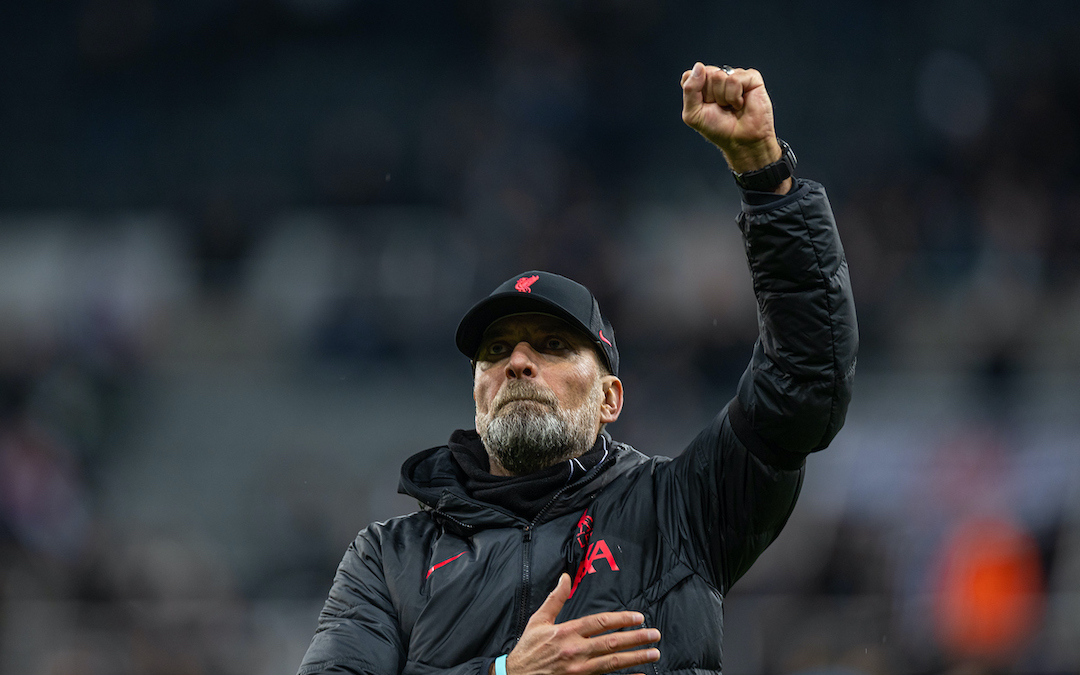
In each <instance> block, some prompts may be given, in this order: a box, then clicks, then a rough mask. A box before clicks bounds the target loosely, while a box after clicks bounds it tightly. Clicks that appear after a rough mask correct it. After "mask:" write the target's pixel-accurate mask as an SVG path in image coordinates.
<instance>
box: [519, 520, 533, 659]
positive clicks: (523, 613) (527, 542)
mask: <svg viewBox="0 0 1080 675" xmlns="http://www.w3.org/2000/svg"><path fill="white" fill-rule="evenodd" d="M531 544H532V525H526V526H525V529H524V530H522V532H521V606H520V608H519V610H518V626H517V636H518V637H519V638H520V637H521V634H522V633H524V632H525V624H526V623H528V622H529V596H530V595H532V589H531V588H530V585H529V581H530V580H529V577H530V572H531V564H530V563H531V560H530V557H529V556H530V554H531V550H530V549H531V548H532V545H531Z"/></svg>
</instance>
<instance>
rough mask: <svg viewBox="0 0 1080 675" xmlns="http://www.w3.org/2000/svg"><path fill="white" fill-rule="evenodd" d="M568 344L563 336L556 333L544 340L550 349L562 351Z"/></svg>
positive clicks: (546, 346)
mask: <svg viewBox="0 0 1080 675" xmlns="http://www.w3.org/2000/svg"><path fill="white" fill-rule="evenodd" d="M568 346H569V345H567V344H566V340H563V339H562V338H561V337H556V336H554V335H552V336H550V337H548V338H546V339H545V340H544V347H545V348H547V349H548V350H550V351H556V352H557V351H561V350H563V349H566V348H567V347H568Z"/></svg>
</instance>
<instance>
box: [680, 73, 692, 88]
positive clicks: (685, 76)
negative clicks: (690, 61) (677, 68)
mask: <svg viewBox="0 0 1080 675" xmlns="http://www.w3.org/2000/svg"><path fill="white" fill-rule="evenodd" d="M689 78H690V71H689V70H684V71H683V74H682V78H681V79H680V80H679V86H680V87H685V86H686V80H688V79H689Z"/></svg>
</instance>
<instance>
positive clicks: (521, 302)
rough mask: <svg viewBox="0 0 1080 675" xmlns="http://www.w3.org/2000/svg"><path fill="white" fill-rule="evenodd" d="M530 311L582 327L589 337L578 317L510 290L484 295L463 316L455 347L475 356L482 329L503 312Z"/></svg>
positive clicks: (485, 328) (542, 300) (541, 299)
mask: <svg viewBox="0 0 1080 675" xmlns="http://www.w3.org/2000/svg"><path fill="white" fill-rule="evenodd" d="M529 312H538V313H541V314H550V315H552V316H556V317H558V318H560V319H562V320H563V321H566V322H567V323H568V324H570V325H571V326H573V327H575V328H577V329H579V330H581V331H582V332H583V333H585V335H588V336H589V338H590V339H592V335H591V333H590V332H589V327H588V326H586V325H584V324H582V323H581V321H579V320H578V318H577V317H575V316H574V315H573V314H571V313H569V312H567V311H566V310H564V309H563V308H562V307H559V306H558V305H556V304H555V303H554V302H552V301H550V300H545V299H544V298H541V297H537V296H530V295H527V294H525V293H518V292H516V291H512V292H509V293H499V294H496V295H491V296H488V297H486V298H484V299H483V300H481V301H480V302H478V303H476V304H475V305H473V308H472V309H470V310H469V311H468V312H467V313H466V314H465V316H464V317H462V319H461V323H459V324H458V328H457V335H456V337H455V341H456V342H457V348H458V350H460V351H461V353H462V354H464V355H465V356H467V357H469V358H470V359H475V358H476V354H477V352H478V351H479V350H480V343H481V342H482V341H483V339H484V332H485V331H487V329H488V327H489V326H491V324H493V323H495V322H496V321H498V320H499V319H501V318H503V317H505V316H510V315H512V314H527V313H529ZM593 341H595V340H593Z"/></svg>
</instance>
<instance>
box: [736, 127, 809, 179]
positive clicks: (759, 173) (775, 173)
mask: <svg viewBox="0 0 1080 675" xmlns="http://www.w3.org/2000/svg"><path fill="white" fill-rule="evenodd" d="M776 142H777V143H779V144H780V159H779V160H777V161H775V162H773V163H772V164H769V165H768V166H763V167H761V168H760V169H754V170H753V171H745V172H743V173H735V172H734V171H732V172H731V175H732V177H733V178H734V179H735V184H736V185H738V186H739V187H741V188H742V189H744V190H756V191H758V192H772V191H773V190H775V189H776V188H777V186H779V185H780V184H781V183H783V182H784V181H785V180H787V179H788V178H791V177H792V176H794V175H795V166H796V165H797V163H798V160H797V159H796V158H795V153H794V151H792V149H791V146H790V145H788V144H787V143H785V142H784V141H783V140H781V139H779V138H777V139H776Z"/></svg>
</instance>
